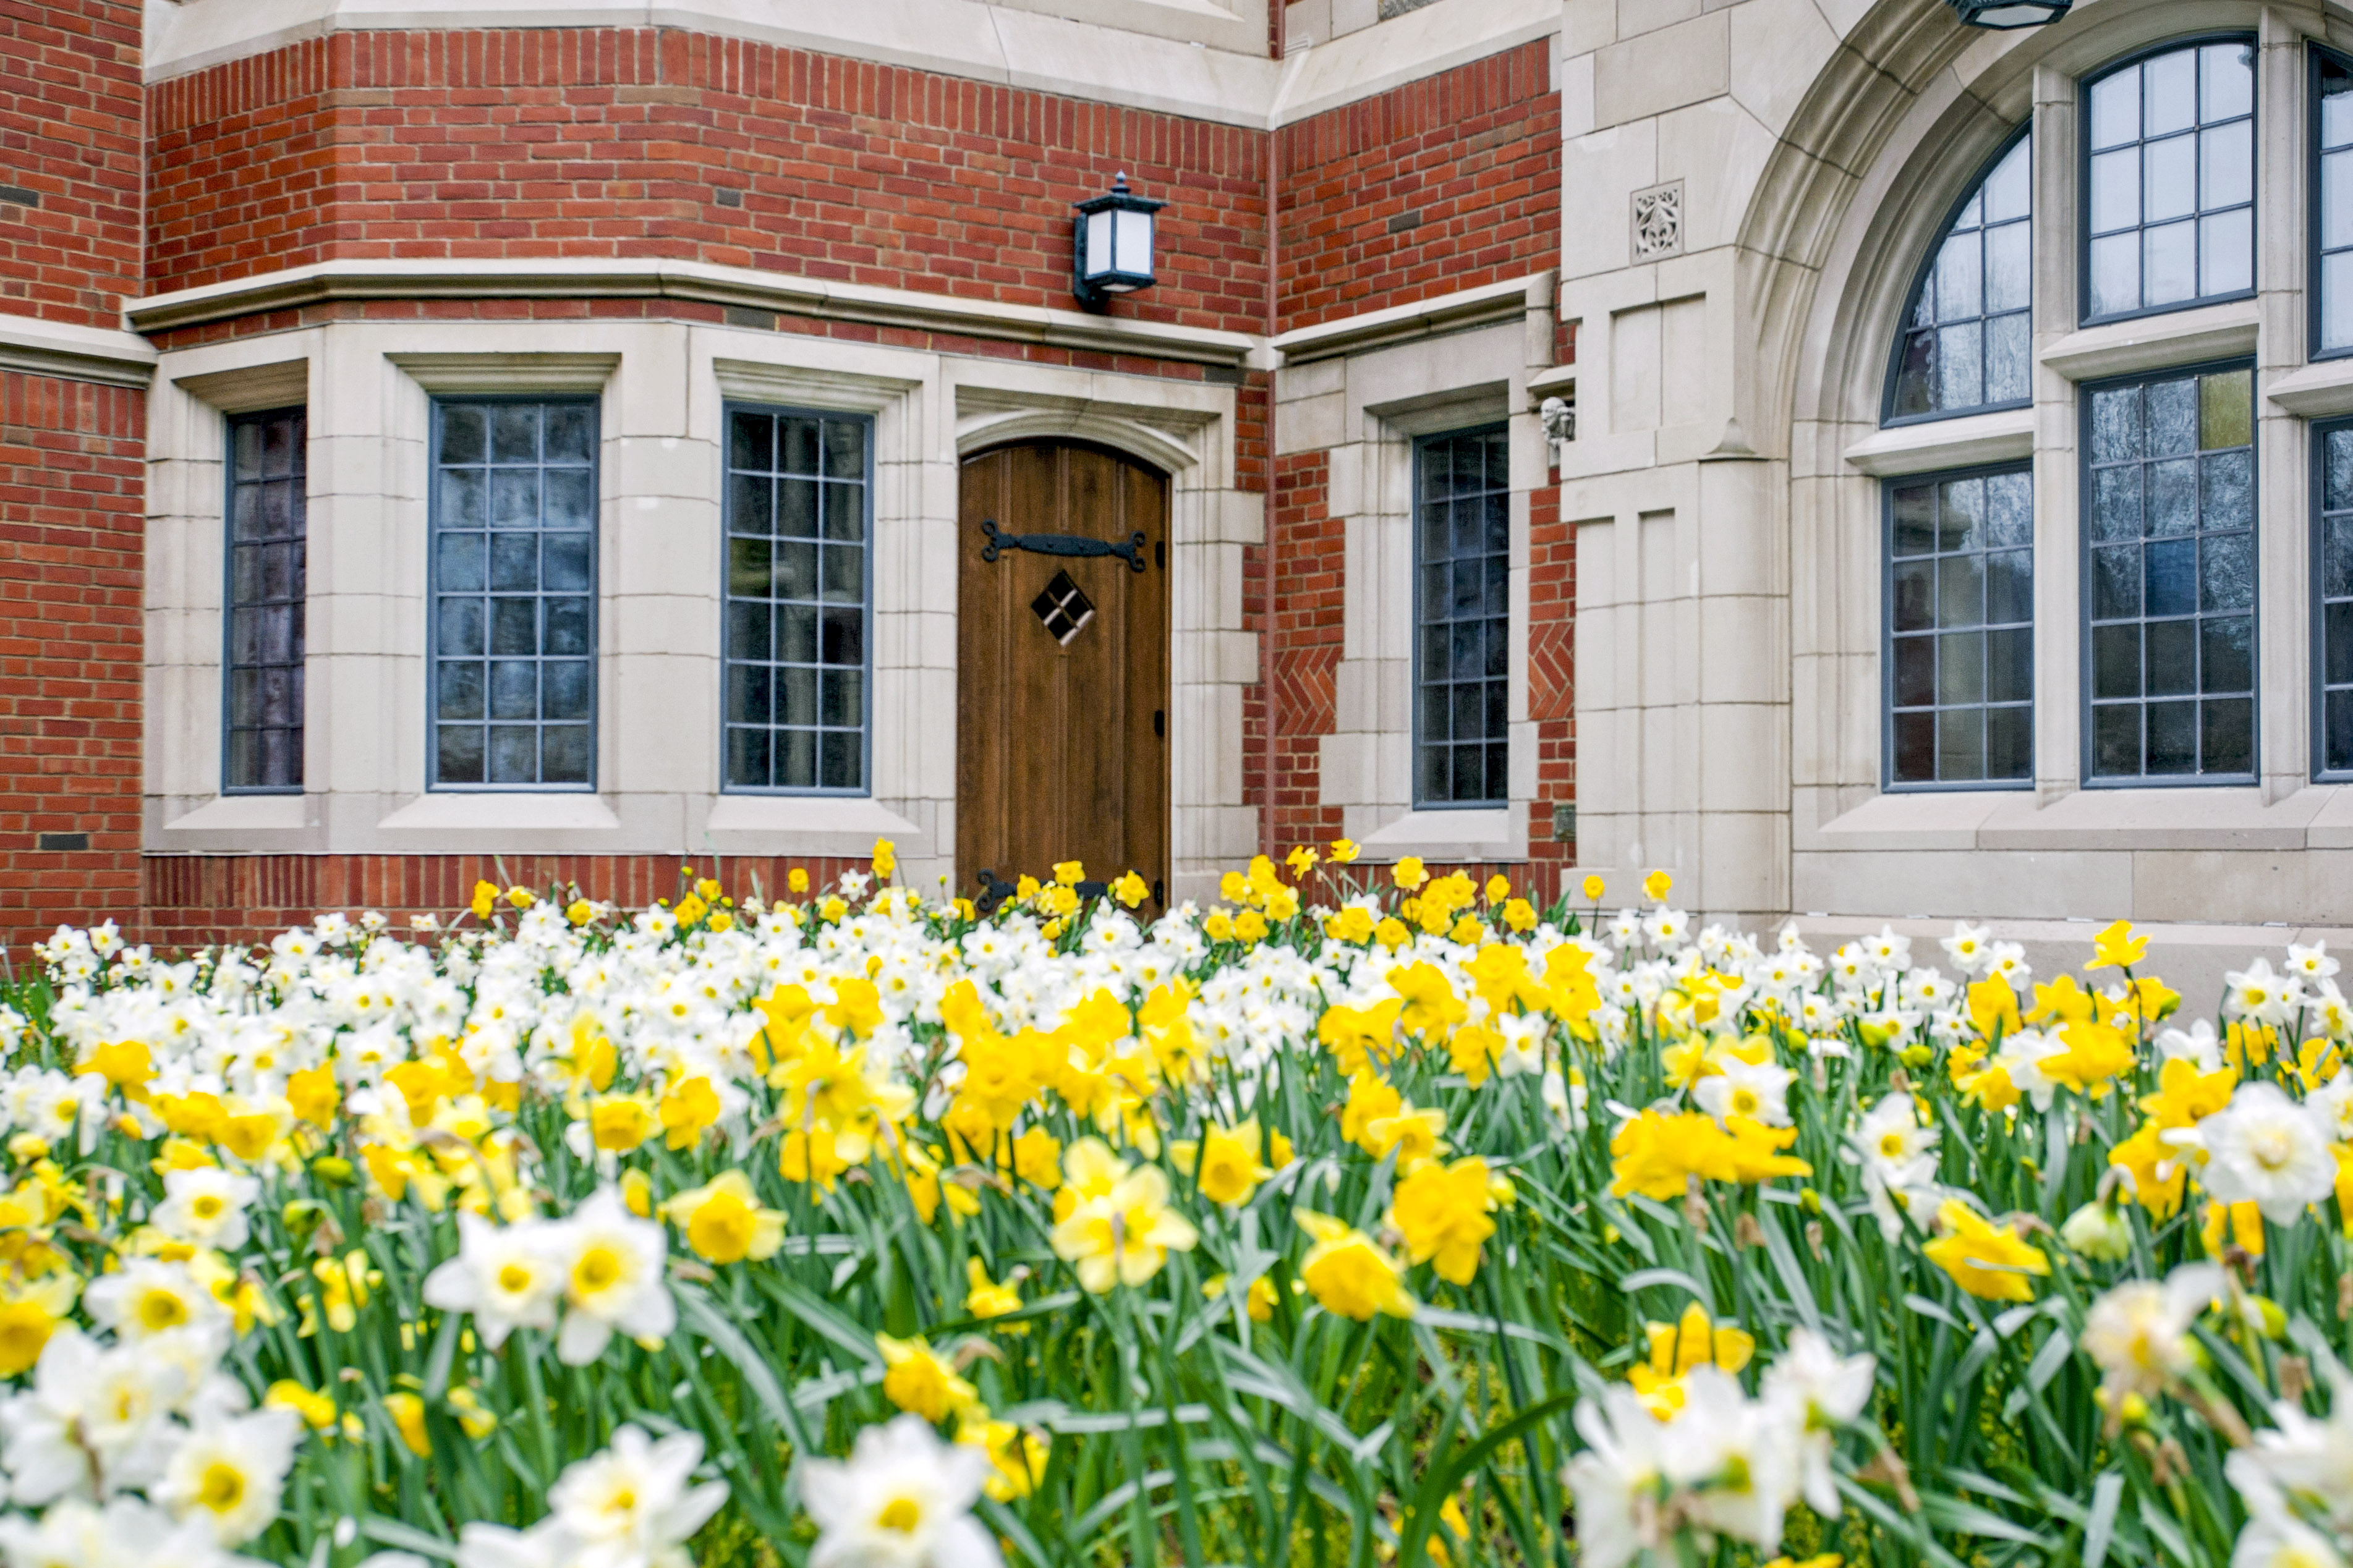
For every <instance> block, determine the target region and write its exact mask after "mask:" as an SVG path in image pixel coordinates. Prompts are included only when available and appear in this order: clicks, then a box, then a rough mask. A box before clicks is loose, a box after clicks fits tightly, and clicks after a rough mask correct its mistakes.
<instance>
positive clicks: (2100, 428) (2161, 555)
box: [2083, 365, 2255, 783]
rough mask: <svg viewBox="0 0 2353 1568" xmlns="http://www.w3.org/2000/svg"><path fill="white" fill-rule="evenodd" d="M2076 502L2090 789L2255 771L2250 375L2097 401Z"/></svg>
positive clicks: (2099, 393)
mask: <svg viewBox="0 0 2353 1568" xmlns="http://www.w3.org/2000/svg"><path fill="white" fill-rule="evenodd" d="M2084 426H2085V429H2084V447H2085V450H2086V451H2087V453H2088V454H2089V457H2088V464H2087V472H2086V474H2085V484H2084V507H2083V513H2084V617H2085V620H2086V623H2087V628H2086V637H2085V646H2086V650H2087V652H2088V653H2089V655H2090V668H2089V670H2088V672H2087V674H2088V677H2089V679H2088V680H2087V681H2086V687H2087V689H2088V692H2089V704H2088V706H2089V711H2090V721H2091V736H2090V745H2089V748H2088V750H2089V752H2090V757H2089V761H2090V774H2091V777H2092V779H2093V780H2094V782H2116V781H2141V780H2148V781H2165V782H2173V783H2189V782H2205V783H2244V782H2247V781H2248V780H2250V779H2252V778H2253V775H2254V771H2255V637H2254V608H2255V533H2254V523H2255V475H2254V377H2253V372H2252V371H2250V370H2249V369H2247V368H2246V367H2245V366H2243V365H2242V366H2237V367H2234V368H2232V369H2227V370H2215V371H2207V372H2203V373H2198V374H2182V373H2178V372H2177V373H2169V374H2160V375H2156V376H2149V377H2145V378H2142V379H2139V380H2137V381H2132V382H2127V383H2124V384H2114V385H2108V386H2104V387H2094V388H2093V389H2091V390H2090V391H2089V392H2088V394H2087V395H2086V396H2085V400H2084Z"/></svg>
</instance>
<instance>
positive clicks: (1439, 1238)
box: [1389, 1155, 1495, 1285]
mask: <svg viewBox="0 0 2353 1568" xmlns="http://www.w3.org/2000/svg"><path fill="white" fill-rule="evenodd" d="M1494 1207H1495V1194H1494V1192H1493V1184H1492V1182H1491V1179H1490V1177H1489V1175H1488V1171H1487V1162H1486V1161H1484V1160H1482V1159H1480V1158H1478V1157H1477V1156H1476V1155H1473V1156H1471V1157H1470V1158H1467V1159H1461V1160H1457V1161H1455V1162H1454V1163H1452V1164H1451V1165H1445V1164H1440V1163H1438V1162H1437V1161H1435V1160H1432V1161H1430V1162H1429V1163H1425V1164H1424V1165H1422V1166H1421V1168H1420V1169H1419V1170H1417V1171H1415V1172H1414V1173H1412V1174H1411V1175H1409V1176H1407V1177H1406V1178H1405V1179H1404V1180H1403V1181H1401V1182H1399V1183H1398V1185H1397V1192H1396V1194H1395V1196H1394V1197H1393V1198H1392V1199H1391V1202H1390V1206H1389V1224H1390V1225H1392V1226H1395V1227H1396V1228H1397V1230H1398V1234H1399V1235H1401V1236H1403V1237H1405V1246H1406V1255H1407V1257H1409V1258H1411V1259H1412V1260H1413V1261H1414V1262H1416V1263H1434V1264H1435V1265H1436V1266H1437V1268H1438V1276H1439V1278H1440V1279H1445V1280H1448V1281H1450V1282H1451V1283H1452V1284H1456V1285H1468V1284H1470V1283H1471V1279H1472V1275H1473V1274H1475V1273H1477V1272H1478V1268H1479V1249H1480V1247H1481V1246H1482V1244H1484V1243H1485V1241H1486V1239H1487V1238H1488V1237H1491V1236H1493V1235H1494V1234H1495V1222H1494V1221H1493V1220H1492V1219H1489V1218H1488V1217H1487V1216H1488V1215H1490V1214H1492V1213H1493V1211H1494Z"/></svg>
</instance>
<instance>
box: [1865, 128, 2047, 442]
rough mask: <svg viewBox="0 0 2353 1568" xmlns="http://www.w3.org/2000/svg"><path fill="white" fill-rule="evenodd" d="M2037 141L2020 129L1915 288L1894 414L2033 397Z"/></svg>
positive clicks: (2009, 403) (1951, 410) (2008, 403)
mask: <svg viewBox="0 0 2353 1568" xmlns="http://www.w3.org/2000/svg"><path fill="white" fill-rule="evenodd" d="M2033 196H2034V148H2033V141H2032V138H2031V137H2026V136H2021V137H2020V138H2019V139H2018V141H2017V142H2015V143H2014V144H2013V145H2012V146H2011V147H2010V150H2009V151H2008V152H2007V153H2003V154H2002V155H2001V156H2000V158H1999V159H1997V160H1996V161H1995V163H1994V166H1993V167H1992V168H1991V169H1990V170H1989V171H1988V172H1987V174H1986V176H1985V178H1984V179H1982V180H1980V181H1979V182H1978V187H1977V189H1975V190H1973V191H1971V192H1970V193H1969V195H1968V200H1966V201H1964V202H1963V203H1962V204H1961V207H1960V211H1959V212H1957V214H1955V215H1954V217H1953V221H1952V224H1951V225H1950V226H1949V227H1947V230H1946V231H1945V238H1944V241H1943V243H1942V244H1940V245H1939V246H1937V247H1936V252H1935V254H1934V255H1933V256H1931V257H1930V258H1929V261H1928V265H1927V267H1926V268H1925V269H1924V270H1923V271H1922V273H1921V277H1920V281H1919V282H1918V284H1917V285H1915V289H1914V292H1913V300H1912V313H1911V315H1910V317H1909V318H1908V319H1907V320H1906V321H1905V328H1904V332H1903V335H1902V337H1901V339H1900V340H1899V342H1898V343H1897V346H1896V353H1897V361H1896V366H1895V381H1894V386H1893V387H1892V388H1891V389H1890V394H1889V400H1888V409H1887V416H1888V417H1889V418H1890V419H1895V420H1902V419H1920V418H1933V417H1938V416H1947V415H1953V414H1968V413H1974V412H1976V411H1978V410H1979V409H1985V408H2009V407H2015V406H2018V405H2022V404H2024V403H2025V402H2026V400H2027V397H2028V395H2029V394H2028V386H2027V361H2028V348H2029V339H2030V337H2031V331H2030V322H2029V309H2030V307H2031V306H2032V304H2033V303H2034V220H2033Z"/></svg>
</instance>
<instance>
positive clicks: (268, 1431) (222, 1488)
mask: <svg viewBox="0 0 2353 1568" xmlns="http://www.w3.org/2000/svg"><path fill="white" fill-rule="evenodd" d="M301 1440H302V1418H301V1416H300V1415H296V1414H294V1412H292V1411H291V1410H279V1409H270V1410H262V1411H257V1412H255V1413H254V1414H252V1415H237V1416H226V1417H225V1416H215V1417H213V1418H211V1419H208V1420H199V1421H198V1422H197V1423H196V1425H195V1429H194V1430H193V1431H191V1432H190V1433H189V1434H188V1435H187V1436H186V1437H185V1438H183V1439H182V1440H181V1443H180V1446H179V1447H177V1448H176V1449H174V1451H173V1454H172V1458H171V1459H170V1461H169V1462H168V1463H167V1464H165V1465H164V1476H163V1479H162V1480H160V1481H159V1482H157V1483H156V1484H155V1485H154V1486H153V1488H151V1489H150V1490H151V1494H152V1495H153V1498H154V1500H156V1501H157V1502H160V1503H162V1504H163V1505H164V1507H165V1508H168V1509H170V1510H172V1513H173V1515H174V1517H175V1518H177V1519H180V1520H182V1521H196V1522H198V1523H200V1524H202V1525H203V1526H204V1527H205V1528H206V1531H208V1532H210V1534H211V1535H212V1538H213V1539H214V1540H215V1541H216V1542H219V1543H220V1544H221V1545H223V1546H232V1547H233V1546H242V1545H244V1544H245V1543H246V1542H248V1541H250V1540H252V1539H253V1538H254V1537H255V1536H257V1535H259V1534H260V1533H261V1532H262V1531H265V1530H267V1529H269V1524H270V1521H272V1520H274V1519H276V1518H277V1517H278V1500H279V1494H280V1492H281V1491H282V1490H283V1489H285V1485H286V1473H287V1472H288V1471H289V1470H290V1469H292V1468H294V1447H295V1445H296V1444H298V1443H300V1442H301Z"/></svg>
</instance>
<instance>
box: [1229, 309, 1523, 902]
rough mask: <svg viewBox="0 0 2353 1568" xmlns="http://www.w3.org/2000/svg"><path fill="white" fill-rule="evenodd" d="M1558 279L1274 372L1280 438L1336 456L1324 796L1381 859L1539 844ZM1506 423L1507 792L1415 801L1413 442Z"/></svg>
mask: <svg viewBox="0 0 2353 1568" xmlns="http://www.w3.org/2000/svg"><path fill="white" fill-rule="evenodd" d="M1550 281H1551V279H1550V277H1549V275H1544V276H1541V277H1540V278H1538V279H1530V280H1528V282H1527V283H1526V284H1525V286H1524V287H1522V288H1521V289H1520V291H1519V293H1518V295H1517V300H1516V302H1517V306H1518V309H1517V310H1516V311H1515V312H1514V315H1515V316H1516V317H1517V319H1516V320H1503V321H1497V322H1495V324H1493V325H1489V326H1486V327H1482V328H1478V329H1475V330H1472V331H1457V332H1453V333H1451V334H1449V335H1445V336H1435V337H1422V338H1418V339H1414V340H1411V341H1407V342H1386V343H1383V346H1376V347H1369V348H1362V349H1359V350H1358V351H1357V352H1355V353H1347V354H1344V355H1335V356H1334V357H1329V358H1324V359H1318V360H1311V361H1309V362H1307V363H1287V364H1286V365H1285V366H1284V367H1283V369H1282V370H1281V371H1280V372H1279V373H1278V374H1277V376H1276V380H1275V398H1276V416H1275V428H1276V431H1277V436H1278V441H1277V449H1278V450H1279V451H1281V452H1283V453H1293V452H1306V451H1322V452H1324V454H1325V458H1326V463H1327V468H1326V476H1327V477H1326V484H1327V491H1326V494H1327V496H1328V498H1329V499H1328V503H1327V504H1328V506H1329V509H1330V510H1331V512H1332V514H1333V515H1335V516H1337V517H1340V518H1342V519H1344V523H1343V526H1344V529H1345V538H1344V542H1343V546H1342V551H1343V560H1344V565H1343V568H1342V583H1343V595H1344V599H1343V607H1342V634H1341V654H1340V662H1339V667H1338V670H1337V672H1336V675H1335V723H1334V731H1333V732H1332V733H1331V734H1329V735H1326V736H1324V738H1323V740H1322V742H1321V745H1320V748H1319V753H1318V764H1319V765H1318V775H1319V779H1320V791H1321V794H1320V799H1321V800H1322V802H1323V803H1324V804H1325V805H1337V806H1339V807H1340V808H1341V822H1342V826H1343V831H1345V833H1346V834H1347V836H1348V837H1351V838H1354V839H1356V841H1357V842H1358V843H1359V844H1360V845H1361V846H1363V847H1364V851H1365V854H1366V858H1368V859H1370V860H1376V861H1390V860H1396V859H1398V858H1403V857H1405V856H1408V855H1419V856H1422V857H1425V858H1434V859H1451V860H1465V859H1468V860H1482V859H1493V860H1515V859H1524V858H1526V855H1527V852H1528V848H1527V846H1528V830H1527V814H1528V805H1529V803H1530V802H1531V801H1533V800H1534V799H1535V793H1536V765H1535V764H1536V736H1535V729H1536V727H1535V723H1534V722H1533V721H1530V720H1529V718H1528V697H1527V639H1526V636H1525V628H1526V626H1527V624H1528V621H1527V613H1528V571H1529V546H1528V504H1527V503H1528V492H1529V491H1530V490H1532V489H1536V488H1538V487H1540V486H1542V485H1544V484H1545V483H1546V482H1547V481H1548V479H1549V478H1550V475H1549V450H1548V445H1549V444H1548V443H1547V442H1546V440H1545V437H1544V426H1543V422H1542V420H1541V418H1540V417H1539V416H1537V415H1536V414H1535V413H1534V412H1532V411H1531V408H1530V405H1529V399H1528V391H1527V383H1528V380H1529V377H1530V376H1531V375H1532V374H1535V373H1536V372H1539V371H1541V370H1544V369H1546V368H1547V366H1548V364H1549V361H1550V350H1551V342H1552V314H1551V310H1550V305H1551V302H1552V298H1551V289H1550V286H1549V285H1550ZM1495 297H1496V298H1498V299H1504V298H1509V297H1510V296H1508V295H1504V294H1498V295H1496V296H1495ZM1358 341H1360V342H1374V343H1382V340H1381V339H1379V338H1377V337H1367V338H1365V339H1360V340H1358ZM1498 421H1508V423H1509V426H1510V429H1511V464H1512V472H1511V489H1512V496H1511V563H1510V572H1511V614H1512V624H1513V625H1514V627H1516V628H1519V633H1520V635H1518V636H1515V637H1513V638H1512V639H1511V647H1512V654H1511V663H1510V667H1509V674H1510V686H1509V697H1508V703H1509V706H1508V713H1509V721H1510V730H1509V752H1508V755H1509V758H1510V763H1509V779H1510V788H1509V791H1508V796H1507V799H1508V804H1507V805H1506V806H1504V807H1503V808H1500V809H1484V810H1451V809H1441V810H1418V809H1416V808H1415V806H1414V804H1413V689H1412V688H1413V637H1414V617H1413V604H1414V580H1413V442H1414V438H1415V437H1419V436H1424V435H1433V434H1437V433H1440V432H1442V431H1446V430H1455V429H1461V428H1464V427H1466V426H1476V425H1486V424H1493V423H1495V422H1498Z"/></svg>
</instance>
